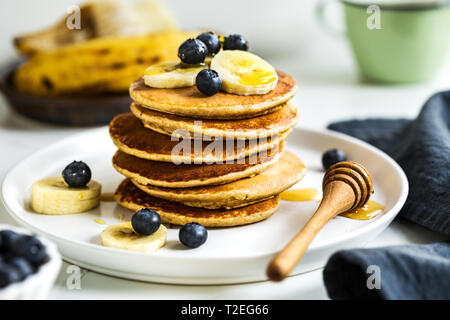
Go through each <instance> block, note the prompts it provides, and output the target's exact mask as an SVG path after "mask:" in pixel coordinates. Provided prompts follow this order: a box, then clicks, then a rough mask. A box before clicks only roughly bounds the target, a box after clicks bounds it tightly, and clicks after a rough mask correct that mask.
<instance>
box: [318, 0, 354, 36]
mask: <svg viewBox="0 0 450 320" xmlns="http://www.w3.org/2000/svg"><path fill="white" fill-rule="evenodd" d="M339 2H340V1H338V0H319V2H317V5H316V10H315V11H316V12H315V13H316V18H317V20H318V22H319V24H320V25H321V27H322V28H323V29H324V30H326V31H327V32H328V33H330V34H332V35H334V36H336V37H343V36H346V35H347V33H346V32H345V30H339V29H338V28H336V27H334V26H332V25H331V24H330V23H328V21H327V19H326V18H325V11H326V9H327V7H328V6H329V5H330V4H331V3H339Z"/></svg>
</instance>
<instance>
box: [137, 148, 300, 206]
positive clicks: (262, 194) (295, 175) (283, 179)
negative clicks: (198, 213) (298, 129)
mask: <svg viewBox="0 0 450 320" xmlns="http://www.w3.org/2000/svg"><path fill="white" fill-rule="evenodd" d="M305 173H306V167H305V165H304V164H303V163H302V162H301V161H300V159H299V158H297V156H295V155H294V154H292V153H290V152H288V151H285V152H284V153H283V155H282V156H281V157H280V160H279V161H278V164H277V165H275V166H272V167H270V168H269V169H267V170H265V171H263V172H262V173H261V174H258V175H256V176H253V177H250V178H245V179H241V180H237V181H234V182H231V183H227V184H223V185H218V186H202V187H195V188H181V189H180V188H179V189H174V188H161V187H155V186H152V185H141V184H139V183H137V182H136V181H132V182H133V183H134V184H135V185H136V186H137V187H138V188H139V189H141V190H142V191H144V192H145V193H148V194H149V195H151V196H154V197H158V198H162V199H165V200H169V201H176V202H180V203H182V204H185V205H187V206H192V207H200V208H207V209H218V208H226V209H231V208H237V207H242V206H246V205H248V204H251V203H256V202H259V201H262V200H265V199H269V198H271V197H274V196H276V195H278V194H279V193H281V192H283V191H284V190H286V189H289V188H290V187H291V186H293V185H294V184H296V183H297V182H298V181H300V180H301V179H302V178H303V177H304V175H305Z"/></svg>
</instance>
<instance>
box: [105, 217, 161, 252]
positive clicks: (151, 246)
mask: <svg viewBox="0 0 450 320" xmlns="http://www.w3.org/2000/svg"><path fill="white" fill-rule="evenodd" d="M101 238H102V244H103V245H104V246H105V247H111V248H118V249H125V250H131V251H141V252H153V251H156V250H158V249H159V248H161V247H162V246H164V245H165V244H166V239H167V229H166V227H164V226H163V225H161V226H160V227H159V229H158V230H156V232H155V233H153V234H151V235H149V236H144V235H140V234H137V233H136V232H134V230H133V227H132V226H131V222H129V221H128V222H122V223H119V224H115V225H113V226H109V227H107V228H106V229H105V230H103V231H102V234H101Z"/></svg>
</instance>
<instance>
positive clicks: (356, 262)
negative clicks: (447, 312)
mask: <svg viewBox="0 0 450 320" xmlns="http://www.w3.org/2000/svg"><path fill="white" fill-rule="evenodd" d="M323 280H324V282H325V286H326V288H327V292H328V296H329V297H330V298H331V299H371V300H372V299H377V300H378V299H392V300H399V299H402V300H404V299H414V300H417V299H432V300H438V299H450V242H438V243H433V244H427V245H403V246H392V247H383V248H371V249H356V250H342V251H338V252H337V253H335V254H333V255H332V256H331V258H330V259H329V260H328V263H327V265H326V267H325V269H324V271H323Z"/></svg>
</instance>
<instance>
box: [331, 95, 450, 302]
mask: <svg viewBox="0 0 450 320" xmlns="http://www.w3.org/2000/svg"><path fill="white" fill-rule="evenodd" d="M329 128H330V129H332V130H336V131H339V132H342V133H346V134H349V135H351V136H354V137H356V138H359V139H361V140H364V141H366V142H368V143H370V144H372V145H374V146H376V147H378V148H379V149H381V150H383V151H384V152H386V153H387V154H389V155H390V156H391V157H392V158H393V159H395V160H396V161H397V162H398V164H399V165H400V166H401V167H402V168H403V170H404V171H405V173H406V175H407V177H408V181H409V188H410V191H409V195H408V199H407V200H406V203H405V205H404V207H403V208H402V210H401V211H400V213H399V216H400V217H403V218H406V219H408V220H410V221H412V222H415V223H417V224H419V225H421V226H424V227H426V228H428V229H431V230H433V231H436V232H440V233H442V234H444V235H446V236H450V91H446V92H441V93H437V94H435V95H433V96H432V97H431V98H430V99H429V100H428V101H427V102H426V103H425V105H424V106H423V108H422V110H421V112H420V114H419V116H418V117H417V118H416V119H415V120H406V119H367V120H350V121H343V122H337V123H333V124H331V125H329ZM371 265H372V266H375V268H377V267H378V268H379V271H380V274H381V288H380V289H377V288H374V289H370V288H369V287H368V286H367V283H366V282H367V279H368V278H369V277H370V276H371V274H370V272H369V273H368V270H367V268H368V267H369V266H371ZM369 271H372V272H375V271H373V270H369ZM323 277H324V282H325V286H326V288H327V292H328V294H329V296H330V298H332V299H351V298H361V299H365V298H380V299H450V243H449V242H442V243H435V244H430V245H425V246H424V245H421V246H419V245H409V246H396V247H386V248H376V249H358V250H344V251H340V252H337V253H335V254H334V255H333V256H332V257H331V258H330V259H329V261H328V263H327V265H326V267H325V269H324V272H323Z"/></svg>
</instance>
